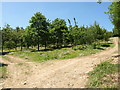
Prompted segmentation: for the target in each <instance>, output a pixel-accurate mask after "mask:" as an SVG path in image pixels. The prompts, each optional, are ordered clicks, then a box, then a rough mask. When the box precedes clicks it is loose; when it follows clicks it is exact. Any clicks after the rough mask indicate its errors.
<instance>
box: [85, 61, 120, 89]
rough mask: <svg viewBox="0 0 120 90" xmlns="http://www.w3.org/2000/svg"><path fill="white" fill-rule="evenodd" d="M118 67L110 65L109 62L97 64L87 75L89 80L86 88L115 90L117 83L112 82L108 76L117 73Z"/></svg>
mask: <svg viewBox="0 0 120 90" xmlns="http://www.w3.org/2000/svg"><path fill="white" fill-rule="evenodd" d="M118 66H119V67H120V65H118V64H111V63H110V61H105V62H103V63H101V64H99V65H98V66H97V67H96V68H94V70H93V71H91V72H90V73H89V80H88V83H87V85H86V86H87V87H89V88H117V87H118V86H117V84H116V83H117V82H116V81H113V80H112V79H113V78H111V77H110V75H112V74H113V75H114V74H115V73H117V72H118ZM108 77H109V78H108ZM113 83H115V84H113Z"/></svg>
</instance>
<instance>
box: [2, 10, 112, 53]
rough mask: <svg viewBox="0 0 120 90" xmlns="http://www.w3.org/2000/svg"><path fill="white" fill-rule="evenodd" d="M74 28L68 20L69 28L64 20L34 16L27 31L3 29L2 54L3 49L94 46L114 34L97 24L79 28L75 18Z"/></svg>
mask: <svg viewBox="0 0 120 90" xmlns="http://www.w3.org/2000/svg"><path fill="white" fill-rule="evenodd" d="M73 20H74V23H75V24H74V26H73V25H71V21H70V20H69V19H68V23H69V26H67V25H66V21H65V20H64V19H60V18H56V19H55V20H53V21H50V20H48V19H47V18H46V17H45V16H44V15H42V14H41V13H40V12H37V13H36V14H34V16H32V17H31V19H30V20H29V23H30V26H27V27H26V28H25V29H24V28H23V27H16V29H13V28H12V27H10V25H8V24H7V25H5V26H4V27H3V28H1V30H0V33H1V35H2V52H3V49H6V48H7V49H14V48H15V49H16V50H17V47H21V50H22V47H27V48H29V47H34V46H37V47H38V50H40V49H39V47H40V46H42V47H45V49H47V48H48V47H49V48H61V47H65V46H75V45H84V44H92V43H93V42H96V41H98V40H105V41H107V40H108V39H109V38H110V37H111V36H113V33H112V32H108V31H107V30H106V29H104V28H101V27H100V25H99V24H97V23H96V22H95V23H94V24H93V25H91V26H89V27H88V26H86V27H85V26H84V25H83V26H81V27H79V26H78V25H77V23H76V19H75V18H74V19H73Z"/></svg>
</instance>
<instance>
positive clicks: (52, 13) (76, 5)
mask: <svg viewBox="0 0 120 90" xmlns="http://www.w3.org/2000/svg"><path fill="white" fill-rule="evenodd" d="M110 4H111V2H103V3H101V4H98V3H96V2H4V3H2V25H0V26H4V25H5V24H10V25H11V27H13V28H15V27H17V26H20V27H24V28H25V27H26V26H28V25H29V20H30V18H31V17H32V16H33V15H34V14H35V13H36V12H41V13H42V14H43V15H45V16H46V18H48V19H50V20H54V19H55V18H62V19H65V20H66V21H67V19H70V20H71V22H72V24H73V25H74V23H73V18H74V17H75V18H76V20H77V22H78V25H79V26H82V25H92V24H93V23H94V21H97V23H99V24H100V26H101V27H103V28H106V29H107V30H108V31H111V30H112V28H113V25H112V23H111V22H110V20H109V17H108V15H106V14H105V13H104V12H105V11H108V6H109V5H110Z"/></svg>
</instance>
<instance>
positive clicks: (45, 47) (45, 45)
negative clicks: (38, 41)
mask: <svg viewBox="0 0 120 90" xmlns="http://www.w3.org/2000/svg"><path fill="white" fill-rule="evenodd" d="M46 48H47V41H46V42H45V50H46Z"/></svg>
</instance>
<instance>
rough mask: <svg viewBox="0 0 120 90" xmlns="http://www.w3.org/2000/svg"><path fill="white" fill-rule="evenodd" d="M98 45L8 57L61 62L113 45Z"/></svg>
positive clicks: (24, 52)
mask: <svg viewBox="0 0 120 90" xmlns="http://www.w3.org/2000/svg"><path fill="white" fill-rule="evenodd" d="M102 45H103V43H102V44H101V45H99V48H93V46H92V45H78V46H75V47H73V48H72V47H69V48H68V47H67V48H61V49H54V50H49V51H39V52H38V51H34V52H31V51H30V50H26V51H19V52H12V53H10V55H14V56H18V57H20V58H24V59H26V60H29V61H37V62H43V61H47V60H62V59H69V58H74V57H79V56H87V55H91V54H95V53H97V52H100V51H101V50H104V49H105V48H107V47H112V46H113V45H114V44H111V43H107V45H108V46H107V47H106V46H105V45H106V43H105V45H103V46H102ZM3 58H4V57H3Z"/></svg>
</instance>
